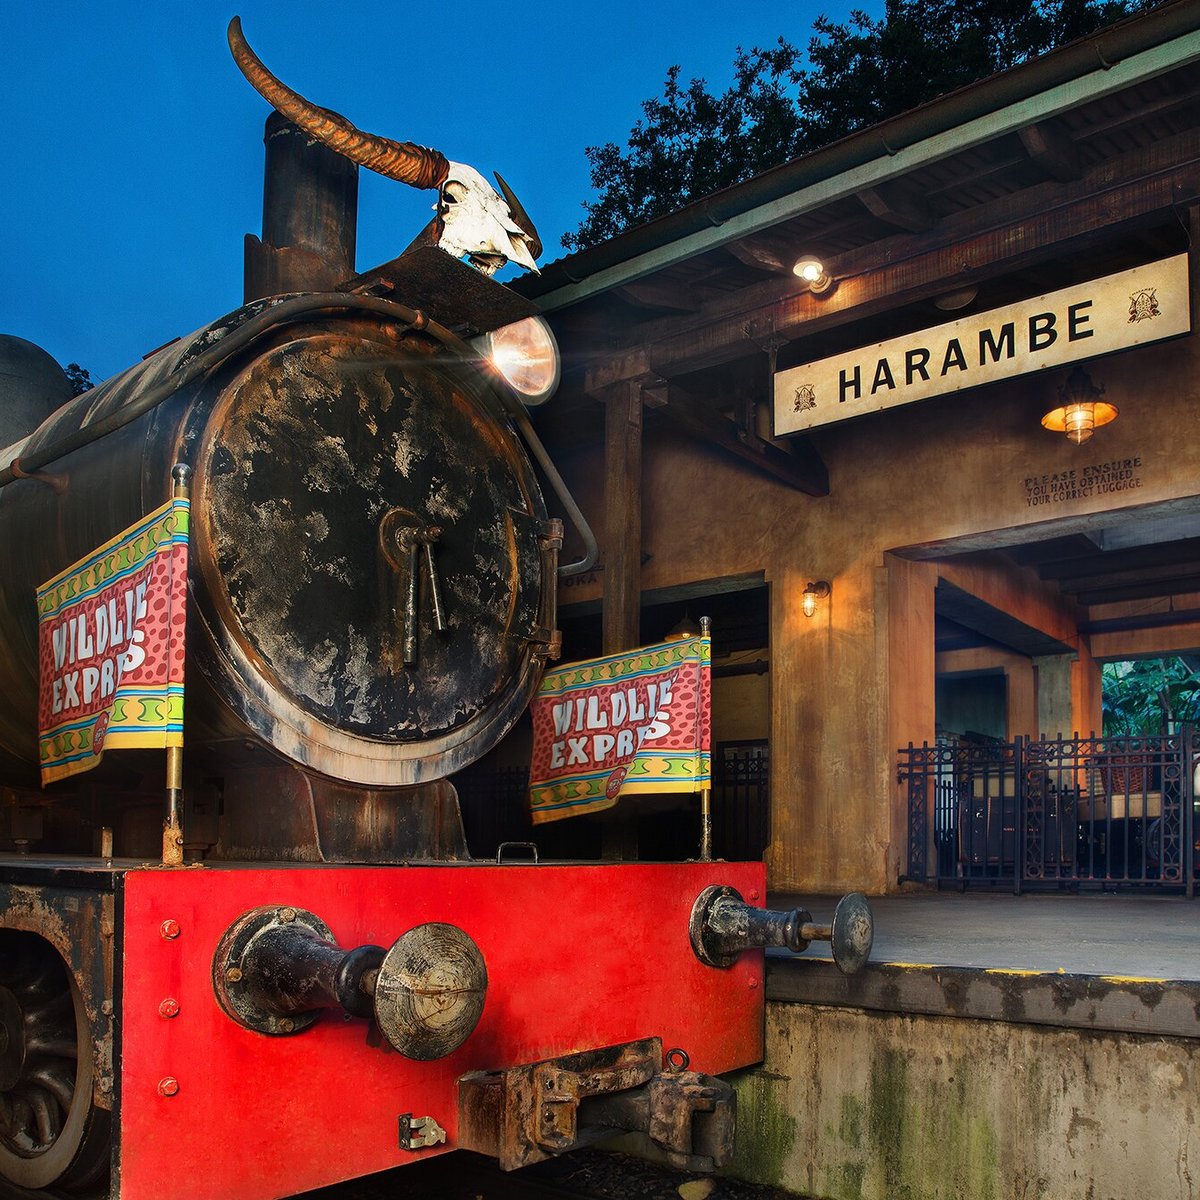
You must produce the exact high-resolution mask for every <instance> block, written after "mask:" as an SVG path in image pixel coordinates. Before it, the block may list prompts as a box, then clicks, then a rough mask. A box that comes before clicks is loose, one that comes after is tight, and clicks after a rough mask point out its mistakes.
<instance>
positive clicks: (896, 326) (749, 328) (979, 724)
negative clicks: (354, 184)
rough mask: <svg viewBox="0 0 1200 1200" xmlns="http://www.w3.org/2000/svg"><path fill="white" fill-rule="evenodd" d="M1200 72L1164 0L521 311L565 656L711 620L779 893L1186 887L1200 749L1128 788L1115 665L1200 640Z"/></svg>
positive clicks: (706, 216) (732, 736) (605, 256)
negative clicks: (574, 516) (579, 572)
mask: <svg viewBox="0 0 1200 1200" xmlns="http://www.w3.org/2000/svg"><path fill="white" fill-rule="evenodd" d="M1198 59H1200V5H1197V4H1196V3H1193V2H1191V0H1184V2H1181V3H1169V4H1166V5H1164V6H1162V7H1160V8H1157V9H1155V10H1153V11H1151V12H1149V13H1147V14H1145V15H1142V16H1139V17H1137V18H1134V19H1131V20H1128V21H1125V22H1123V23H1120V24H1118V25H1116V26H1113V27H1111V28H1109V29H1106V30H1104V31H1101V32H1100V33H1098V34H1096V35H1095V36H1093V37H1090V38H1087V39H1084V40H1082V41H1079V42H1076V43H1074V44H1071V45H1069V46H1066V47H1064V48H1062V49H1059V50H1058V51H1055V52H1054V53H1051V54H1049V55H1046V56H1045V57H1043V58H1041V59H1038V60H1036V61H1034V62H1031V63H1028V64H1026V65H1024V66H1021V67H1019V68H1017V69H1015V70H1012V71H1008V72H1006V73H1004V74H1002V75H999V76H996V77H994V78H991V79H986V80H983V81H981V82H978V83H976V84H974V85H972V86H970V87H967V88H965V89H963V90H961V91H958V92H955V93H953V94H951V95H948V96H944V97H941V98H939V99H937V100H935V101H933V102H931V103H929V104H927V105H925V106H923V107H921V108H919V109H916V110H914V111H911V112H908V113H905V114H903V115H901V116H898V117H895V118H892V119H890V120H888V121H885V122H883V123H882V124H879V125H877V126H874V127H872V128H869V129H865V130H863V131H861V132H859V133H856V134H854V135H852V136H850V137H848V138H846V139H844V140H842V141H840V142H838V143H836V144H834V145H831V146H829V147H826V148H825V149H823V150H820V151H818V152H816V153H813V154H810V155H808V156H806V157H804V158H801V159H798V160H795V161H793V162H789V163H786V164H784V165H783V166H780V167H778V168H776V169H774V170H772V171H769V172H767V173H765V174H763V175H760V176H758V177H756V178H754V179H752V180H750V181H748V182H746V183H744V184H741V185H738V186H736V187H732V188H730V189H728V190H726V191H723V192H720V193H717V194H715V195H713V196H710V197H708V198H706V199H704V200H701V201H699V202H697V203H694V204H691V205H688V206H687V207H685V208H682V209H681V210H680V211H678V212H676V213H673V214H671V215H670V216H667V217H664V218H661V219H659V220H656V221H654V222H652V223H650V224H647V225H644V226H642V227H639V228H636V229H632V230H630V231H628V232H626V233H624V234H622V235H621V236H619V237H617V238H614V239H612V240H611V241H608V242H605V243H603V244H601V245H598V246H596V247H594V248H592V249H589V250H587V251H584V252H582V253H578V254H574V255H571V256H569V257H566V258H564V259H562V260H560V261H558V262H556V263H553V264H551V265H550V266H548V267H547V268H546V269H545V270H544V271H543V273H542V275H541V276H540V277H538V278H536V279H530V280H528V281H523V282H522V284H521V285H520V286H521V290H523V291H525V292H526V293H527V294H529V295H531V296H533V297H534V298H535V299H536V300H537V301H538V302H539V304H540V305H541V306H542V308H543V310H544V312H545V313H546V315H547V317H548V319H549V321H550V323H551V325H552V326H553V328H554V330H555V333H556V335H557V337H558V340H559V342H560V346H561V348H562V351H563V357H564V363H565V367H564V380H563V385H562V387H561V388H560V391H559V394H558V396H557V397H556V399H555V401H554V402H553V403H552V404H551V405H548V406H547V407H546V409H545V410H542V412H541V414H540V417H539V427H540V429H541V432H542V435H543V437H544V438H545V439H546V441H547V443H548V444H549V445H550V447H551V449H552V452H553V453H554V456H555V458H556V460H557V462H558V463H559V465H560V467H561V468H562V470H563V474H564V475H565V476H566V477H567V478H568V479H569V481H570V484H571V486H572V488H573V489H574V490H575V493H576V495H577V496H578V498H579V499H580V502H581V505H582V507H583V509H584V511H585V513H586V514H587V516H588V517H589V520H590V521H591V522H592V524H593V527H594V529H595V531H596V533H597V535H598V539H599V542H600V546H601V558H600V562H599V566H598V569H597V570H596V571H594V572H593V573H592V574H591V575H589V576H585V577H583V578H582V579H580V580H577V581H572V582H573V586H572V587H571V588H569V589H568V590H567V591H566V592H565V594H564V596H563V611H562V617H563V620H562V624H563V629H564V638H565V645H564V657H566V658H568V659H570V658H578V657H583V656H585V655H587V654H590V653H594V652H599V651H600V650H601V649H604V650H614V649H619V648H624V647H626V646H632V645H635V644H638V643H639V642H640V641H648V640H654V639H657V638H658V637H660V636H662V634H663V633H664V632H666V630H667V629H668V628H669V627H670V625H671V624H672V623H673V622H674V621H675V620H677V619H679V618H684V619H691V620H694V619H696V618H698V617H700V616H701V615H704V614H708V615H711V616H712V617H713V618H714V758H715V760H716V761H715V771H716V774H717V776H718V779H720V777H721V771H722V764H723V763H725V764H728V765H729V766H730V769H731V771H733V772H734V773H736V772H737V771H741V772H742V773H743V776H746V773H747V771H748V770H749V773H750V774H754V771H753V768H754V766H755V764H756V763H757V764H765V763H767V762H769V779H770V786H769V814H767V816H766V817H765V818H764V819H763V820H762V821H761V822H760V825H759V827H758V828H757V830H756V831H751V833H750V834H746V833H745V831H744V830H743V831H742V833H741V834H739V835H737V836H733V835H731V839H732V840H731V841H730V843H729V844H728V845H727V846H725V847H723V846H722V845H721V844H720V842H719V841H718V845H717V850H718V853H721V852H722V851H723V850H724V851H725V852H726V854H727V856H730V857H733V856H734V855H735V854H737V853H739V852H740V853H745V852H746V850H747V847H746V845H745V844H744V843H745V842H746V838H747V837H749V838H750V841H751V842H753V839H754V837H759V838H760V845H759V846H755V845H750V846H749V852H750V853H754V852H756V850H757V849H762V850H763V851H764V852H765V855H766V859H767V862H768V867H769V879H770V882H771V885H772V887H773V888H775V889H777V890H781V891H809V892H812V891H822V892H838V891H842V890H845V889H850V888H858V889H862V890H865V891H867V892H869V893H872V894H883V893H888V892H895V891H898V890H901V889H903V888H904V887H905V886H906V884H907V882H908V881H913V880H915V881H918V882H922V883H928V882H934V881H935V880H939V879H940V880H942V881H943V882H944V881H945V880H946V879H947V878H955V877H957V878H959V879H963V878H966V879H968V880H969V879H971V878H972V876H973V875H978V876H979V877H980V879H981V880H982V881H989V880H990V881H992V882H996V881H999V882H1000V883H1002V884H1005V885H1006V884H1007V883H1008V882H1010V881H1011V882H1015V884H1016V885H1017V886H1018V887H1020V886H1021V884H1022V882H1024V883H1026V884H1029V883H1033V882H1038V881H1042V882H1050V883H1054V882H1055V881H1059V882H1066V883H1070V884H1072V885H1073V884H1076V883H1079V882H1083V883H1085V884H1086V883H1089V882H1100V883H1106V884H1107V883H1111V882H1113V881H1117V882H1118V883H1120V882H1125V883H1128V882H1131V881H1132V882H1133V883H1134V884H1145V883H1150V884H1152V885H1158V884H1170V885H1172V886H1174V887H1176V888H1186V889H1188V890H1189V891H1190V889H1191V887H1192V881H1193V879H1194V863H1193V862H1192V857H1193V856H1192V854H1191V853H1190V843H1191V839H1192V837H1193V833H1192V825H1191V807H1192V794H1193V786H1194V781H1193V778H1192V776H1193V770H1192V757H1191V756H1192V755H1193V751H1192V749H1191V748H1190V743H1188V744H1185V743H1186V742H1187V735H1186V734H1184V735H1180V736H1179V737H1178V738H1177V739H1176V740H1174V741H1169V742H1166V743H1161V744H1160V743H1156V744H1155V745H1154V747H1152V751H1153V755H1152V756H1157V757H1155V758H1154V762H1153V763H1150V762H1145V763H1142V764H1141V766H1142V767H1144V768H1145V770H1144V772H1143V773H1142V775H1141V776H1140V777H1139V778H1137V779H1135V778H1133V774H1132V772H1128V773H1126V776H1125V777H1124V778H1121V777H1120V774H1121V773H1120V771H1118V770H1117V769H1116V768H1117V766H1119V764H1120V763H1121V762H1122V761H1124V756H1123V755H1118V754H1116V753H1114V747H1113V746H1109V745H1106V744H1105V743H1104V742H1103V740H1102V739H1101V737H1100V735H1101V730H1102V716H1101V687H1100V664H1101V663H1102V662H1105V661H1109V660H1118V659H1130V658H1135V657H1138V656H1144V655H1151V654H1154V655H1158V654H1166V653H1182V654H1185V655H1186V654H1194V653H1195V652H1196V651H1197V650H1198V649H1200V420H1198V419H1197V414H1198V413H1200V345H1198V341H1197V337H1196V335H1195V331H1194V330H1195V321H1196V313H1195V308H1196V303H1195V297H1196V293H1197V280H1198V278H1200V69H1198V67H1197V60H1198ZM805 260H812V262H811V264H810V265H809V266H808V267H807V268H806V267H805V266H803V265H802V264H803V263H804V262H805ZM797 269H799V270H800V272H801V273H800V274H798V273H797ZM806 276H807V277H806ZM569 550H570V548H569V547H568V551H567V552H568V553H569ZM1060 735H1061V740H1060ZM1076 735H1079V736H1078V738H1076ZM1092 735H1095V738H1094V739H1093V737H1092ZM1026 743H1029V745H1027V744H1026ZM1051 743H1052V752H1051V751H1047V750H1046V749H1045V746H1046V745H1048V744H1051ZM910 745H911V746H912V747H914V748H916V750H915V751H910V750H909V747H910ZM1030 745H1033V746H1035V747H1042V749H1041V750H1036V749H1035V750H1034V751H1032V753H1033V754H1034V758H1035V759H1036V757H1037V755H1038V754H1041V755H1042V756H1043V760H1042V769H1041V773H1040V774H1038V772H1037V771H1033V772H1031V770H1030V767H1029V762H1030V760H1029V758H1028V755H1029V753H1030V752H1031V751H1030ZM977 746H986V747H989V749H988V751H987V754H985V756H984V765H983V766H979V765H978V763H977V762H976V765H975V766H973V767H971V771H973V772H974V775H973V776H972V775H970V774H968V776H967V777H964V776H963V775H962V771H961V769H960V767H961V759H956V758H955V757H954V755H955V754H956V753H959V752H960V751H962V750H963V748H964V747H966V748H967V749H968V751H969V753H968V754H967V757H968V758H971V754H973V753H974V751H973V750H972V749H971V748H972V747H977ZM922 747H928V748H929V750H930V752H929V754H927V755H926V757H922V756H921V753H920V748H922ZM1120 749H1122V750H1124V751H1128V747H1120ZM938 753H941V754H942V760H941V764H942V765H941V766H940V767H939V765H938V762H937V761H936V760H937V757H938ZM947 754H949V758H947V757H946V755H947ZM1047 754H1051V757H1052V761H1051V762H1050V763H1049V765H1048V766H1047V764H1046V762H1045V756H1046V755H1047ZM988 755H990V756H991V757H988ZM1014 755H1017V756H1021V755H1023V756H1024V757H1016V758H1015V760H1014ZM972 761H974V760H972ZM946 762H950V763H951V764H952V765H951V767H950V768H946V766H945V764H946ZM947 770H949V771H950V773H951V774H950V776H947V775H946V771H947ZM939 771H940V772H941V774H939ZM747 777H748V776H747ZM755 777H756V778H757V777H758V776H755ZM728 778H729V779H730V780H732V779H733V778H734V776H733V774H730V775H729V776H728ZM945 778H951V793H949V794H950V796H951V798H950V799H949V800H946V797H945V795H944V794H943V792H944V789H943V791H939V788H940V787H941V785H942V783H943V782H944V780H945ZM955 781H956V782H955ZM730 786H731V787H732V783H731V784H730ZM955 789H957V790H955ZM718 790H719V789H718ZM1051 793H1053V795H1052V794H1051ZM731 794H732V793H731ZM939 797H940V798H939ZM1122 797H1123V799H1122ZM743 807H744V806H743ZM935 810H936V811H935ZM1114 820H1115V821H1116V822H1117V825H1118V826H1119V829H1118V830H1117V832H1116V833H1114V825H1113V822H1114ZM1155 821H1157V822H1158V823H1157V824H1154V822H1155ZM718 830H720V823H719V822H718ZM1131 830H1132V833H1131ZM1135 835H1136V836H1135ZM739 837H740V838H741V844H739V843H738V838H739ZM1118 837H1119V838H1120V839H1124V844H1123V845H1122V846H1121V852H1120V854H1118V853H1116V847H1117V840H1118ZM1131 839H1132V840H1131Z"/></svg>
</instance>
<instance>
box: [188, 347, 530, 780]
mask: <svg viewBox="0 0 1200 1200" xmlns="http://www.w3.org/2000/svg"><path fill="white" fill-rule="evenodd" d="M431 350H432V347H431V345H430V343H428V342H427V341H425V340H422V339H415V340H409V341H406V342H405V343H404V345H403V346H402V347H388V346H386V345H381V344H378V343H376V342H373V341H368V340H365V339H356V338H348V337H344V336H330V335H320V336H318V335H313V336H309V337H305V338H303V339H301V340H298V341H295V342H291V343H288V344H285V345H283V346H281V347H279V348H277V349H276V350H274V351H272V352H271V353H269V354H265V355H261V356H259V357H258V358H257V359H255V360H254V362H253V363H252V364H251V365H250V366H249V368H248V369H247V371H246V372H245V373H244V374H243V375H241V376H240V377H239V378H238V379H236V380H235V381H233V383H232V384H231V385H230V387H229V388H228V389H226V391H225V392H224V393H223V394H222V396H221V397H220V399H219V401H218V403H217V404H216V406H215V407H214V409H213V411H212V412H211V413H206V414H204V416H203V420H202V427H199V422H198V421H197V420H195V419H194V420H193V421H192V422H191V423H190V424H189V431H188V433H187V435H186V438H187V440H188V441H190V440H191V438H192V436H193V432H192V431H193V430H194V431H195V437H196V443H197V444H196V447H195V458H196V475H197V484H196V490H195V502H194V505H193V516H194V529H195V547H196V549H195V557H196V560H197V564H198V566H197V569H198V573H199V574H200V576H201V578H202V579H203V580H204V585H205V586H204V587H203V589H201V600H200V603H199V605H198V606H197V607H198V609H199V616H200V619H201V620H202V621H203V624H204V626H205V629H206V632H207V634H208V637H209V639H210V641H211V643H212V651H211V654H210V655H208V656H206V657H205V661H206V662H209V660H210V659H211V668H212V669H211V670H210V671H209V672H207V673H208V674H209V675H210V676H217V677H218V678H222V684H223V686H222V694H223V698H224V699H225V701H226V702H227V703H228V704H229V705H230V706H231V707H233V708H234V710H235V711H236V712H237V713H238V714H239V716H240V717H241V718H242V720H243V721H244V722H245V723H246V724H247V725H249V726H250V727H251V728H252V729H253V730H255V732H256V733H258V734H259V736H261V737H263V738H265V739H266V740H267V741H268V742H270V743H271V744H272V745H274V746H275V747H276V748H277V749H279V750H281V751H283V752H284V753H285V754H287V755H288V756H289V757H291V758H293V759H296V760H297V761H299V762H302V763H306V764H308V765H310V766H312V767H314V768H316V769H318V770H320V771H322V772H323V773H325V774H327V775H330V776H332V777H334V778H338V779H344V780H348V781H353V782H356V783H362V784H368V785H376V786H378V785H397V784H409V783H416V782H421V781H423V780H425V779H429V778H436V777H440V776H443V775H445V774H447V773H448V772H449V771H452V770H453V769H455V767H457V766H459V765H462V763H463V762H465V761H469V760H470V759H472V758H474V757H477V756H478V755H479V754H480V753H482V752H483V751H484V750H486V749H487V748H489V747H490V745H491V744H492V743H493V742H494V741H495V740H496V738H497V737H498V736H499V732H503V730H505V729H506V728H507V727H508V725H509V724H511V722H512V720H515V718H516V715H517V714H518V713H519V712H520V711H521V709H523V708H524V705H525V703H526V702H527V700H528V697H529V695H530V694H531V692H532V688H533V686H534V685H535V684H536V678H537V669H536V665H535V664H534V662H533V661H532V654H531V652H530V639H531V637H532V636H533V634H534V633H535V631H536V629H537V627H538V624H539V621H538V611H537V610H538V605H539V599H540V567H541V564H540V547H539V543H538V539H539V536H540V534H541V532H542V529H543V527H544V523H545V512H544V509H543V508H542V507H541V500H540V496H539V495H538V493H537V486H536V483H535V482H534V480H533V476H532V472H531V470H530V468H529V466H528V464H527V461H526V460H525V458H524V455H523V454H522V453H521V451H520V449H519V447H518V446H517V443H516V441H515V439H513V438H512V437H511V436H510V435H508V434H507V433H506V432H505V430H504V429H503V427H502V426H501V425H500V424H498V422H497V420H496V416H495V413H494V411H492V410H491V409H490V408H489V402H488V400H487V397H486V393H485V390H484V389H483V388H482V386H481V383H480V380H479V378H478V376H477V375H475V374H474V373H472V372H470V371H468V370H467V369H466V368H464V367H461V366H457V365H455V364H450V363H447V362H446V361H445V359H444V358H440V359H433V358H432V357H431ZM196 416H197V417H198V416H199V414H196ZM397 510H400V512H401V514H402V516H401V517H400V518H397V517H396V515H395V514H396V512H397ZM403 514H408V517H407V518H405V517H404V516H403ZM409 522H412V523H413V524H414V525H415V526H416V528H415V529H412V530H410V529H409ZM434 525H436V526H438V527H439V528H440V529H441V535H440V537H439V540H438V548H437V571H436V574H437V579H438V581H439V584H440V588H439V593H440V596H441V598H442V599H443V600H444V622H443V623H444V624H445V626H446V628H445V629H444V630H443V631H440V632H439V630H438V629H437V618H436V609H435V606H433V605H432V604H430V603H429V602H428V601H426V602H425V603H419V601H418V594H417V593H416V584H417V582H418V580H417V577H416V575H415V573H414V572H413V571H412V563H411V558H412V557H413V556H412V555H410V554H406V553H404V552H403V550H404V549H415V548H416V543H417V542H419V541H421V533H422V532H424V533H427V531H428V529H429V527H430V526H434ZM405 530H408V531H409V533H411V534H412V537H413V539H414V541H413V543H412V546H411V547H402V548H401V552H400V553H397V552H396V548H395V547H394V546H392V544H391V542H392V541H393V540H394V538H395V537H396V536H398V535H399V534H400V533H401V532H402V531H405ZM385 535H386V536H385ZM429 590H432V589H431V588H430V587H429V585H428V584H427V585H426V591H427V592H428V591H429ZM414 610H417V611H416V614H415V615H416V616H417V621H416V623H415V625H414V622H413V621H412V620H411V618H412V616H413V615H414ZM406 616H408V617H409V618H410V619H409V620H408V621H405V617H406ZM398 637H399V638H400V639H402V642H403V643H407V646H408V647H409V648H410V652H409V653H407V654H403V653H401V654H398V653H396V650H397V645H396V640H397V638H398ZM417 646H419V653H418V652H417V649H416V647H417ZM405 659H408V660H409V661H405ZM218 672H220V675H219V676H218Z"/></svg>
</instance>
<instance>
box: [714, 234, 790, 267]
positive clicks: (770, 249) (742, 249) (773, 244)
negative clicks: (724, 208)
mask: <svg viewBox="0 0 1200 1200" xmlns="http://www.w3.org/2000/svg"><path fill="white" fill-rule="evenodd" d="M782 243H783V239H782V238H771V237H766V236H765V235H763V234H755V235H753V236H752V237H745V238H740V239H739V240H738V241H736V242H727V243H726V244H725V246H724V247H723V249H725V250H727V251H728V252H729V253H730V254H731V255H733V257H734V258H736V259H737V260H738V262H740V263H742V264H743V265H745V266H747V267H754V268H755V269H757V270H759V271H769V272H770V273H771V274H772V275H789V274H790V273H791V270H792V264H793V263H794V262H795V261H796V256H795V254H790V255H789V254H788V253H787V251H786V250H785V249H784V248H783V244H782Z"/></svg>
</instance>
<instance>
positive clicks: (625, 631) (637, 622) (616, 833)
mask: <svg viewBox="0 0 1200 1200" xmlns="http://www.w3.org/2000/svg"><path fill="white" fill-rule="evenodd" d="M604 406H605V418H604V610H603V634H604V653H605V654H614V653H616V652H617V651H619V650H629V649H631V648H632V647H634V646H636V645H637V644H638V642H639V641H640V638H641V603H642V387H641V384H640V383H639V382H636V381H632V380H627V381H625V382H622V383H619V384H617V385H616V386H615V387H612V388H610V389H608V390H607V392H606V393H605V397H604ZM603 854H604V857H605V858H606V859H634V858H636V857H637V812H636V810H635V809H634V808H633V807H632V806H628V805H627V806H625V807H618V809H617V810H616V812H615V813H614V814H613V818H612V819H611V820H610V821H608V822H606V823H605V826H604V836H603Z"/></svg>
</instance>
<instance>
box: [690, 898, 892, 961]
mask: <svg viewBox="0 0 1200 1200" xmlns="http://www.w3.org/2000/svg"><path fill="white" fill-rule="evenodd" d="M688 929H689V933H690V935H691V939H692V949H693V950H695V952H696V957H697V958H698V959H700V961H701V962H703V963H706V964H707V965H708V966H710V967H719V968H727V967H731V966H732V965H733V964H734V963H735V962H736V961H737V958H738V955H739V954H741V953H742V952H743V951H745V950H749V949H752V948H760V949H761V948H762V947H765V946H778V947H781V948H783V949H787V950H791V951H792V952H793V953H795V954H800V953H803V952H804V951H805V950H807V949H808V947H809V943H811V942H814V941H824V942H829V943H831V946H832V949H833V957H834V961H835V962H836V963H837V965H838V968H839V970H841V971H842V972H843V973H844V974H847V975H853V974H854V973H855V972H857V971H860V970H861V969H862V967H863V966H864V964H865V963H866V961H867V959H868V958H869V957H870V955H871V943H872V940H873V936H874V925H873V921H872V918H871V906H870V904H869V903H868V901H867V898H866V897H865V896H863V895H862V894H861V893H859V892H851V893H849V894H848V895H846V896H843V897H842V899H841V901H840V902H839V903H838V906H837V910H836V911H835V912H834V916H833V924H832V925H816V924H814V923H813V919H812V914H811V913H810V912H809V911H808V910H807V909H804V908H793V909H788V910H772V909H763V908H756V907H755V906H753V905H750V904H746V903H745V902H744V901H743V900H742V897H741V896H740V895H739V894H738V892H737V891H736V890H734V889H733V888H730V887H711V888H706V889H705V890H704V891H703V892H702V893H701V894H700V895H699V896H697V897H696V903H695V905H694V906H693V908H692V916H691V920H690V922H689V925H688Z"/></svg>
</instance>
